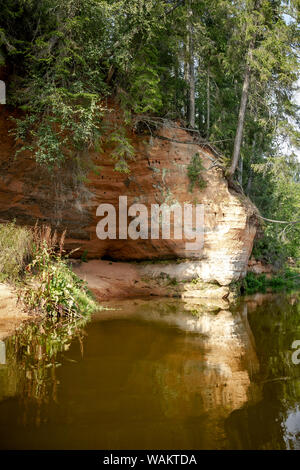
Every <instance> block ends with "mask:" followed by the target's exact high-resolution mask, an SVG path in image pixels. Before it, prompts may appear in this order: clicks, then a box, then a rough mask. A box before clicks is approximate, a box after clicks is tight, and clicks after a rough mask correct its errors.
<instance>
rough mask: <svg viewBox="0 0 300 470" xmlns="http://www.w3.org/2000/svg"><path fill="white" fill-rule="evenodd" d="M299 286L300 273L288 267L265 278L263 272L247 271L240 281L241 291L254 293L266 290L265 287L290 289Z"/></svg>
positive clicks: (274, 289)
mask: <svg viewBox="0 0 300 470" xmlns="http://www.w3.org/2000/svg"><path fill="white" fill-rule="evenodd" d="M299 287H300V273H299V271H297V270H292V269H290V268H288V269H285V270H284V271H283V272H282V273H280V274H277V275H274V276H272V277H271V278H267V277H266V275H265V274H254V273H251V272H249V273H247V275H246V277H245V278H244V279H243V280H242V282H241V293H243V294H254V293H255V292H266V290H267V289H272V290H273V291H276V290H282V289H285V290H292V289H295V288H299Z"/></svg>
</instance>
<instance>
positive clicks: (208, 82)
mask: <svg viewBox="0 0 300 470" xmlns="http://www.w3.org/2000/svg"><path fill="white" fill-rule="evenodd" d="M206 101H207V105H206V138H207V139H209V131H210V78H209V68H208V71H207V84H206Z"/></svg>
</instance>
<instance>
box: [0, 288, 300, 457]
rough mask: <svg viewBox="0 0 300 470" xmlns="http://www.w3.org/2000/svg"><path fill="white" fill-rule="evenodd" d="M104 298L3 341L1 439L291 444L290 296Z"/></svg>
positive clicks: (299, 331) (294, 406)
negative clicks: (68, 318)
mask: <svg viewBox="0 0 300 470" xmlns="http://www.w3.org/2000/svg"><path fill="white" fill-rule="evenodd" d="M109 306H110V308H111V310H107V311H101V312H99V313H98V314H97V315H95V317H94V318H93V321H92V322H91V323H90V324H85V322H84V321H83V322H81V321H79V322H71V323H69V322H65V323H63V324H57V323H52V322H50V323H41V324H33V325H27V326H26V328H25V329H24V330H22V331H21V332H20V333H18V334H17V335H15V336H14V337H12V338H10V339H9V340H8V341H7V342H6V365H0V447H2V448H87V449H88V448H109V449H116V448H119V449H135V448H142V449H149V448H160V449H163V448H173V449H180V448H181V449H184V448H198V449H201V448H203V449H224V448H234V449H259V448H263V449H282V448H291V449H292V448H299V430H300V411H299V404H300V381H299V378H298V377H299V375H300V369H299V366H295V365H293V363H292V361H291V354H292V350H291V344H292V342H293V341H294V340H295V339H300V321H299V320H300V307H299V298H298V296H297V295H289V296H285V295H282V294H281V295H278V296H275V297H270V296H269V295H267V296H265V297H264V296H263V295H261V294H260V295H256V296H252V297H251V298H248V299H246V300H245V301H242V302H240V304H239V305H237V306H235V308H231V309H230V310H229V309H228V304H227V302H226V301H220V302H217V303H215V302H212V301H211V302H206V303H203V301H201V302H199V301H196V300H195V299H193V300H192V301H185V302H182V301H178V300H172V299H171V300H170V299H156V300H150V301H149V300H126V301H120V302H111V303H110V304H109ZM1 400H2V401H1ZM24 431H26V432H24Z"/></svg>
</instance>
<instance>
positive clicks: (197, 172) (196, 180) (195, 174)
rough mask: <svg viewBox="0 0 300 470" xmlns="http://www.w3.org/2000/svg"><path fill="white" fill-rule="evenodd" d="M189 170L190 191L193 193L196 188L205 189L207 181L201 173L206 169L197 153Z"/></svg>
mask: <svg viewBox="0 0 300 470" xmlns="http://www.w3.org/2000/svg"><path fill="white" fill-rule="evenodd" d="M187 170H188V171H187V174H188V177H189V180H190V186H189V191H190V192H191V193H192V192H193V191H194V188H195V186H196V187H198V188H199V189H204V188H205V187H206V181H204V179H203V178H202V176H201V172H202V171H203V170H205V168H204V166H203V165H202V161H201V159H200V155H199V153H195V155H193V157H192V160H191V163H190V164H189V166H188V168H187Z"/></svg>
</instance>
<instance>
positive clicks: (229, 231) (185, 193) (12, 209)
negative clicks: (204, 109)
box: [0, 106, 256, 285]
mask: <svg viewBox="0 0 300 470" xmlns="http://www.w3.org/2000/svg"><path fill="white" fill-rule="evenodd" d="M110 119H112V118H110ZM115 119H117V118H115ZM11 126H12V123H11V121H10V120H9V114H8V111H7V110H5V107H4V106H3V107H1V108H0V142H1V144H0V221H3V222H5V221H8V220H12V219H14V218H15V219H16V221H17V223H19V224H26V225H33V224H34V223H35V222H36V219H38V220H40V221H41V222H43V223H49V224H51V225H52V226H53V227H54V228H57V229H58V230H59V231H62V230H64V229H67V240H66V242H67V248H76V247H80V250H79V251H78V252H77V256H80V255H81V254H82V253H83V252H84V253H85V256H86V257H87V258H89V259H95V258H97V259H100V258H103V257H104V258H108V259H112V260H122V261H129V260H147V259H154V260H155V259H173V260H174V259H178V258H184V259H189V258H191V252H189V251H187V250H186V245H185V240H177V239H174V237H173V238H171V239H170V240H162V239H158V240H151V239H148V240H141V239H138V240H131V239H127V240H119V239H116V240H109V239H107V240H100V239H98V238H97V235H96V226H97V223H98V222H99V221H100V219H101V218H100V217H97V216H96V210H97V207H98V206H99V205H100V204H102V203H109V204H112V205H114V207H115V208H116V210H117V213H118V203H119V196H127V198H128V205H129V206H130V205H131V204H133V203H143V204H145V205H146V206H147V207H149V216H150V205H151V204H154V203H156V204H162V203H167V204H170V205H171V204H175V203H179V204H181V205H183V204H184V203H191V204H203V205H204V225H205V233H204V249H203V251H202V252H201V253H200V252H199V253H196V254H194V255H193V257H196V258H197V260H196V261H195V260H193V262H191V264H187V263H184V264H183V265H182V266H181V265H178V266H177V268H176V270H177V272H178V276H183V278H185V277H189V278H191V277H193V276H194V277H198V278H200V279H202V280H203V281H205V282H212V283H214V282H217V283H219V284H221V285H228V284H229V283H230V282H231V281H232V280H238V279H239V278H240V277H242V276H243V275H245V273H246V269H247V264H248V260H249V256H250V254H251V250H252V245H253V239H254V236H255V233H256V222H255V220H256V218H255V207H254V206H253V205H252V204H251V202H250V201H249V200H248V199H247V198H246V197H244V196H243V195H241V194H237V193H235V192H234V191H233V190H232V189H229V188H228V184H227V181H226V179H225V178H224V175H223V172H222V170H221V169H219V168H217V167H213V168H211V166H212V164H213V162H214V161H215V160H216V156H215V155H214V153H213V152H212V151H211V150H209V149H208V148H205V147H203V146H200V145H198V144H196V143H194V142H193V139H192V136H191V135H190V134H189V133H187V132H186V131H184V130H182V129H180V128H178V127H176V125H175V124H173V125H170V126H169V127H166V126H165V127H163V128H161V129H160V131H158V132H159V135H158V137H149V136H145V135H137V134H134V133H132V135H131V138H132V143H133V145H134V148H135V159H134V161H132V162H131V163H130V170H131V171H130V173H129V174H121V173H118V172H116V171H114V162H113V161H112V158H111V152H112V150H113V149H112V148H109V147H108V146H104V152H103V153H102V154H100V153H97V152H91V153H90V155H89V157H88V158H90V159H91V160H92V161H93V163H94V164H96V165H100V166H101V171H100V173H99V174H98V175H96V174H94V173H90V174H88V175H87V176H88V181H87V182H85V183H83V182H82V180H80V178H77V177H75V176H74V167H73V168H72V165H71V164H69V165H68V167H67V166H66V167H64V168H63V169H61V170H58V171H56V172H55V173H52V174H50V173H49V172H48V170H46V169H45V170H41V168H40V167H37V165H36V164H35V162H34V160H33V158H32V156H31V155H29V154H25V155H22V156H19V157H18V158H17V159H15V158H14V154H15V150H16V149H15V144H14V142H13V139H12V137H11V136H9V134H8V132H9V130H10V128H11ZM191 142H192V143H191ZM195 153H198V154H199V155H200V157H201V160H202V164H203V166H204V167H205V171H203V172H202V176H203V179H204V180H205V181H206V183H207V186H206V188H205V189H202V190H200V189H197V188H195V189H194V190H193V192H192V193H191V192H190V191H189V183H190V181H189V178H188V174H187V167H188V165H189V164H190V162H191V159H192V157H193V156H194V155H195ZM129 221H130V218H129ZM149 226H150V224H149ZM171 234H172V231H171ZM157 269H158V271H159V273H158V274H160V272H161V271H163V270H164V269H165V268H164V269H160V267H158V268H157ZM168 269H169V270H171V271H172V270H173V269H174V267H173V266H171V267H170V268H168ZM173 277H174V276H173ZM175 277H177V274H176V276H175Z"/></svg>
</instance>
